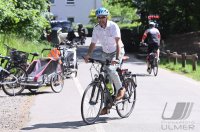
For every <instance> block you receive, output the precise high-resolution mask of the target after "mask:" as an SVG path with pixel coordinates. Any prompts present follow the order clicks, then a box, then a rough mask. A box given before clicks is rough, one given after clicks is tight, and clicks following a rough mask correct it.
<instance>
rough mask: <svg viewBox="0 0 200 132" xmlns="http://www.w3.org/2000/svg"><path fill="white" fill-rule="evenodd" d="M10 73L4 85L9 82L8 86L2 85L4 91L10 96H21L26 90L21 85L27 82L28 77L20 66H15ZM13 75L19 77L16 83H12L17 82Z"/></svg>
mask: <svg viewBox="0 0 200 132" xmlns="http://www.w3.org/2000/svg"><path fill="white" fill-rule="evenodd" d="M8 71H9V72H10V74H9V75H8V76H6V77H5V78H4V80H3V82H4V83H6V82H7V83H8V84H4V85H2V89H3V91H4V93H5V94H7V95H9V96H14V95H19V94H21V93H22V92H23V90H24V89H25V86H24V85H21V84H20V83H21V82H26V80H27V77H28V75H27V73H26V71H25V70H24V69H23V68H22V67H19V66H13V67H11V68H9V69H8ZM13 75H14V76H15V77H17V80H16V81H17V82H16V83H12V82H14V81H15V80H14V79H15V77H13ZM9 83H10V84H9Z"/></svg>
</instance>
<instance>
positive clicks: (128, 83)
mask: <svg viewBox="0 0 200 132" xmlns="http://www.w3.org/2000/svg"><path fill="white" fill-rule="evenodd" d="M89 62H90V63H92V66H91V68H95V70H96V71H97V74H95V75H94V79H93V80H92V82H91V83H90V84H89V85H88V86H87V88H86V89H85V91H84V94H83V96H82V101H81V116H82V119H83V121H84V122H85V123H86V124H93V123H95V122H96V121H97V120H98V118H99V116H100V111H101V109H102V106H103V103H106V101H107V103H108V105H107V107H109V108H112V106H115V107H116V110H117V113H118V115H119V116H120V117H122V118H126V117H129V115H130V114H131V113H132V111H133V108H134V106H135V102H136V87H137V84H136V75H135V74H131V72H129V71H128V70H127V69H118V70H117V71H118V74H119V76H120V79H121V81H122V84H123V86H124V87H125V88H126V93H125V96H124V97H123V99H122V100H121V101H118V102H116V101H115V96H113V95H112V94H111V93H110V92H109V90H108V88H107V86H106V78H105V76H104V73H105V72H106V71H105V70H104V66H105V65H109V63H108V62H105V61H101V60H97V59H93V58H90V59H89ZM94 64H98V65H100V67H99V68H98V66H96V67H95V65H94ZM91 68H90V72H91ZM91 75H92V72H91ZM114 87H115V86H114ZM114 92H116V91H115V90H114ZM106 95H107V96H106Z"/></svg>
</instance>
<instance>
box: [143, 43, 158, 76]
mask: <svg viewBox="0 0 200 132" xmlns="http://www.w3.org/2000/svg"><path fill="white" fill-rule="evenodd" d="M140 45H144V46H147V45H148V44H147V43H140ZM146 60H147V61H148V62H147V63H149V68H148V69H147V72H148V73H149V74H151V72H152V71H153V73H154V76H157V74H158V65H159V64H158V57H157V51H156V50H153V51H152V52H151V53H149V54H148V55H147V58H146Z"/></svg>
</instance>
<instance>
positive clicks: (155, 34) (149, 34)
mask: <svg viewBox="0 0 200 132" xmlns="http://www.w3.org/2000/svg"><path fill="white" fill-rule="evenodd" d="M155 25H156V23H155V22H149V29H147V30H146V31H145V32H144V34H143V36H142V40H141V43H144V40H145V39H146V38H147V44H148V51H147V52H148V55H149V53H151V52H153V51H155V50H156V51H157V57H158V60H159V53H160V51H159V46H160V38H161V35H160V32H159V30H158V29H157V28H156V27H155ZM149 66H150V65H149V61H148V56H147V71H149V70H150V67H149Z"/></svg>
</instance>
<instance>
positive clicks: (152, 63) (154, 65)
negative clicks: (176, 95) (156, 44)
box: [147, 51, 158, 76]
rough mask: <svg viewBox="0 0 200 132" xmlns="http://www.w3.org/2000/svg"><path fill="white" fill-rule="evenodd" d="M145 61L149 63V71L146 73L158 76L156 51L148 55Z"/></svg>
mask: <svg viewBox="0 0 200 132" xmlns="http://www.w3.org/2000/svg"><path fill="white" fill-rule="evenodd" d="M147 61H149V68H150V69H149V70H148V73H149V74H151V72H152V70H153V73H154V76H157V75H158V58H157V53H156V51H153V52H151V53H149V55H148V58H147Z"/></svg>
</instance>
